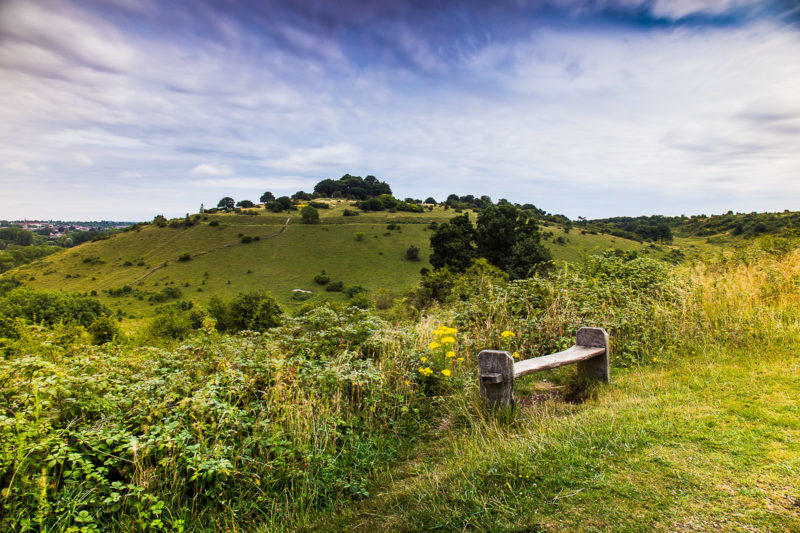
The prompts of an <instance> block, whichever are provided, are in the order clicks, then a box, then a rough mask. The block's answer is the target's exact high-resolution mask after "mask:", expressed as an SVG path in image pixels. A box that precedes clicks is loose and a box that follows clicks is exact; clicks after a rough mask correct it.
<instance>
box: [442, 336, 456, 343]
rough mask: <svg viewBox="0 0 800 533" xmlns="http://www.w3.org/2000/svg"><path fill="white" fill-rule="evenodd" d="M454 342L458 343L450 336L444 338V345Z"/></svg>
mask: <svg viewBox="0 0 800 533" xmlns="http://www.w3.org/2000/svg"><path fill="white" fill-rule="evenodd" d="M454 342H456V339H455V338H454V337H451V336H450V335H448V336H447V337H442V344H453V343H454Z"/></svg>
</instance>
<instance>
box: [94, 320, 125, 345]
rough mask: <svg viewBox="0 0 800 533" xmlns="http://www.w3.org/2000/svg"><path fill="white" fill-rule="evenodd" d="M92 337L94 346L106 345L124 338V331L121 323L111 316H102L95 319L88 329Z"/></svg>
mask: <svg viewBox="0 0 800 533" xmlns="http://www.w3.org/2000/svg"><path fill="white" fill-rule="evenodd" d="M87 329H88V331H89V333H90V334H91V335H92V342H93V343H94V344H105V343H107V342H114V341H115V340H117V339H118V338H119V337H121V336H122V330H120V327H119V321H117V319H115V318H114V317H112V316H110V315H102V316H99V317H97V318H96V319H94V321H93V322H92V323H91V324H89V327H88V328H87Z"/></svg>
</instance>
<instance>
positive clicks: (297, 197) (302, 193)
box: [292, 191, 314, 201]
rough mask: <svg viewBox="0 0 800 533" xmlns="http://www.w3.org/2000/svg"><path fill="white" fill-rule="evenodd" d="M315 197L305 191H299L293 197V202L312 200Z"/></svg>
mask: <svg viewBox="0 0 800 533" xmlns="http://www.w3.org/2000/svg"><path fill="white" fill-rule="evenodd" d="M313 198H314V197H313V196H312V195H311V194H310V193H307V192H305V191H297V192H296V193H294V194H293V195H292V200H305V201H308V200H312V199H313Z"/></svg>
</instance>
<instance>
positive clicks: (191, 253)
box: [132, 217, 292, 285]
mask: <svg viewBox="0 0 800 533" xmlns="http://www.w3.org/2000/svg"><path fill="white" fill-rule="evenodd" d="M290 220H292V217H289V218H287V219H286V222H284V223H283V226H281V229H279V230H278V231H276V232H275V233H272V234H270V235H266V236H264V237H259V239H260V240H262V241H265V240H267V239H271V238H273V237H277V236H278V235H280V234H281V233H283V232H284V231H286V228H287V227H288V226H289V221H290ZM237 244H240V243H238V242H231V243H228V244H223V245H221V246H217V247H216V248H210V249H208V250H195V251H193V252H190V253H189V255H191V257H198V256H201V255H205V254H208V253H211V252H216V251H217V250H222V249H223V248H229V247H231V246H236V245H237ZM176 262H177V261H164V263H163V264H161V265H159V266H157V267H155V268H154V269H152V270H151V271H150V272H148V273H147V274H145V275H144V276H142V277H141V278H139V279H137V280H136V281H134V282H133V283H132V285H139V284H140V283H142V282H143V281H144V280H146V279H147V278H149V277H150V276H152V275H153V274H155V273H156V272H158V271H159V270H161V269H162V268H164V267H165V266H167V265H168V264H170V263H176Z"/></svg>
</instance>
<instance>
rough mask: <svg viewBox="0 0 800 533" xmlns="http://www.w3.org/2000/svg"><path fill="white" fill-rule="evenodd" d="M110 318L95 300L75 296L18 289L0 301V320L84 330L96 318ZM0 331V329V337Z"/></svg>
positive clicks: (1, 332)
mask: <svg viewBox="0 0 800 533" xmlns="http://www.w3.org/2000/svg"><path fill="white" fill-rule="evenodd" d="M110 314H112V313H111V310H110V309H109V308H108V307H106V306H105V305H103V304H101V303H100V302H99V301H97V300H96V299H94V298H91V297H89V296H81V295H78V294H64V293H60V292H49V291H37V290H34V289H29V288H27V287H18V288H16V289H14V290H12V291H9V292H8V293H7V294H6V295H5V296H4V297H3V298H0V317H2V318H5V319H15V318H19V319H22V320H24V321H26V322H28V323H36V324H42V325H46V326H50V325H53V324H56V323H58V322H65V323H72V324H77V325H80V326H84V327H86V326H89V325H90V324H91V323H92V322H94V321H95V319H97V318H98V317H100V316H103V315H110ZM3 329H4V328H3V327H2V326H1V325H0V336H3V331H2V330H3Z"/></svg>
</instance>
